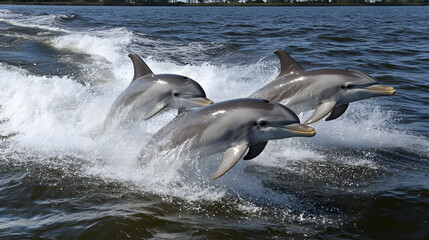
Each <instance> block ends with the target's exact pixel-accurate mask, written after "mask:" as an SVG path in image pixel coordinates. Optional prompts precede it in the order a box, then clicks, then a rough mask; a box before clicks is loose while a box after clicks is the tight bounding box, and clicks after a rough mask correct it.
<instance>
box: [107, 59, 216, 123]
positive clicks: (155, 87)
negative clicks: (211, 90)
mask: <svg viewBox="0 0 429 240" xmlns="http://www.w3.org/2000/svg"><path fill="white" fill-rule="evenodd" d="M128 56H129V57H130V58H131V60H132V62H133V65H134V77H133V80H132V81H131V84H130V85H129V86H128V87H127V88H126V89H125V90H124V91H123V92H122V93H121V94H120V95H119V96H118V97H117V98H116V100H115V101H114V103H113V104H112V107H111V108H110V112H109V114H108V115H107V121H108V122H111V121H112V119H114V118H120V119H135V118H143V119H145V120H147V119H149V118H151V117H153V116H154V115H156V114H157V113H159V112H160V111H161V110H167V109H172V108H181V107H185V108H192V107H201V106H207V105H210V104H212V103H213V101H211V100H210V99H208V98H206V93H205V92H204V90H203V88H202V87H201V86H200V85H199V84H198V83H197V82H196V81H194V80H192V79H190V78H188V77H185V76H181V75H174V74H154V73H153V72H152V70H150V68H149V67H148V66H147V65H146V63H145V62H144V61H143V60H142V59H141V58H140V57H139V56H138V55H137V54H135V53H131V54H129V55H128Z"/></svg>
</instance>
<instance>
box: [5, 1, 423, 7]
mask: <svg viewBox="0 0 429 240" xmlns="http://www.w3.org/2000/svg"><path fill="white" fill-rule="evenodd" d="M0 3H17V4H20V3H21V4H70V5H78V4H91V5H118V6H120V5H128V6H129V5H152V6H156V5H157V6H163V5H188V4H191V5H198V4H207V5H211V4H212V5H228V4H231V5H240V4H243V5H246V4H257V5H265V4H266V5H364V4H374V5H377V4H379V5H383V4H385V5H412V4H416V5H417V4H422V5H428V4H429V0H306V1H300V0H298V1H297V0H266V1H264V0H0Z"/></svg>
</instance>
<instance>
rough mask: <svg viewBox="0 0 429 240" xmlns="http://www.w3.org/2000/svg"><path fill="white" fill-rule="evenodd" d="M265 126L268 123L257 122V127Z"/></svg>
mask: <svg viewBox="0 0 429 240" xmlns="http://www.w3.org/2000/svg"><path fill="white" fill-rule="evenodd" d="M267 124H268V122H266V121H263V120H261V121H259V122H258V125H259V126H265V125H267Z"/></svg>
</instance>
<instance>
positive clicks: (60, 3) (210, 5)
mask: <svg viewBox="0 0 429 240" xmlns="http://www.w3.org/2000/svg"><path fill="white" fill-rule="evenodd" d="M0 5H53V6H167V7H168V6H181V7H187V6H192V7H296V6H300V7H306V6H307V7H311V6H320V7H322V6H323V7H330V6H332V7H334V6H429V3H381V2H380V3H322V2H318V3H183V2H179V3H168V4H150V3H136V4H110V3H106V2H85V1H79V0H76V1H70V2H65V1H64V2H40V1H34V2H18V1H0Z"/></svg>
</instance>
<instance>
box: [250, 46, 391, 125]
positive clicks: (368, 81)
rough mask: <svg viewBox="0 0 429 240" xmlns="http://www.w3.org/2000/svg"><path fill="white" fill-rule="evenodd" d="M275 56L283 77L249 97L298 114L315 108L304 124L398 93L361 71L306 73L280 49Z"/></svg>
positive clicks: (330, 70) (312, 71) (338, 115)
mask: <svg viewBox="0 0 429 240" xmlns="http://www.w3.org/2000/svg"><path fill="white" fill-rule="evenodd" d="M275 54H276V55H277V56H278V57H279V59H280V65H281V71H280V74H279V75H278V77H277V78H276V79H274V80H273V81H272V82H270V83H268V84H267V85H265V86H264V87H262V88H260V89H259V90H257V91H256V92H254V93H253V94H252V95H250V97H256V98H263V99H267V100H270V101H275V102H279V103H282V104H284V105H286V106H288V107H290V108H291V109H292V110H293V111H295V112H298V113H299V112H304V111H309V110H313V109H314V113H313V115H311V116H310V118H309V119H307V120H306V121H305V124H310V123H314V122H317V121H319V120H320V119H322V118H324V117H325V116H326V115H328V114H329V113H331V114H330V115H329V117H328V118H326V120H327V121H329V120H334V119H336V118H338V117H340V116H341V115H342V114H343V113H344V112H345V111H346V110H347V107H348V106H349V103H351V102H355V101H359V100H363V99H366V98H371V97H378V96H391V95H394V94H395V89H394V88H393V87H390V86H384V85H381V84H379V83H378V81H377V80H376V79H375V78H373V77H371V76H369V75H368V74H366V73H363V72H361V71H357V70H345V69H333V68H326V69H311V70H305V69H304V68H303V67H301V66H300V65H299V64H298V63H297V62H295V61H294V60H293V59H292V58H291V57H290V56H289V55H288V54H286V53H285V52H283V51H281V50H277V51H275Z"/></svg>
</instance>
